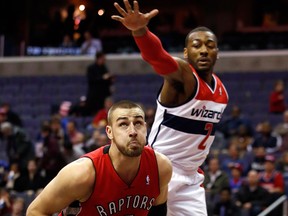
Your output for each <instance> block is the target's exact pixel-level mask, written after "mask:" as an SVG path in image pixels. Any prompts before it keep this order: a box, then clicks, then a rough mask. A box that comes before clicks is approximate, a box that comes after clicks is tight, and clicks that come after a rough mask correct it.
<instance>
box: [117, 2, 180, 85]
mask: <svg viewBox="0 0 288 216" xmlns="http://www.w3.org/2000/svg"><path fill="white" fill-rule="evenodd" d="M123 2H124V5H125V9H124V8H122V7H120V6H119V4H118V3H114V6H115V8H116V9H117V10H118V12H119V14H120V15H121V16H117V15H113V16H112V19H114V20H117V21H119V22H121V23H122V24H123V25H124V26H125V27H126V28H127V29H129V30H131V31H132V35H133V36H134V39H135V42H136V44H137V46H138V48H139V49H140V52H141V55H142V57H143V59H144V60H145V61H146V62H148V63H149V64H150V65H151V66H152V67H153V68H154V70H155V71H156V73H158V74H159V75H161V76H164V77H165V78H166V77H170V78H171V79H176V80H178V81H181V80H182V78H183V76H182V74H181V72H182V69H181V65H180V66H179V64H178V61H179V60H180V59H178V58H173V57H172V56H171V55H170V54H169V53H168V52H167V51H166V50H164V48H163V46H162V43H161V41H160V40H159V38H158V37H157V36H156V35H155V34H153V33H152V32H150V31H149V29H148V27H147V25H148V23H149V21H150V19H151V18H153V17H154V16H156V15H157V14H158V10H157V9H154V10H152V11H150V12H148V13H145V14H144V13H141V12H140V11H139V5H138V2H137V1H133V8H132V6H131V5H130V4H129V2H128V0H123ZM175 72H178V73H175Z"/></svg>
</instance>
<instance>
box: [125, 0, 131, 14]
mask: <svg viewBox="0 0 288 216" xmlns="http://www.w3.org/2000/svg"><path fill="white" fill-rule="evenodd" d="M124 5H125V8H126V11H127V12H128V13H132V8H131V5H130V4H129V1H128V0H124Z"/></svg>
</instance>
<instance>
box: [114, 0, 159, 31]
mask: <svg viewBox="0 0 288 216" xmlns="http://www.w3.org/2000/svg"><path fill="white" fill-rule="evenodd" d="M123 2H124V5H125V9H126V10H125V9H123V8H122V7H120V5H119V4H118V3H117V2H115V3H114V6H115V8H116V9H117V11H118V12H119V13H120V15H121V16H119V15H113V16H112V17H111V18H112V19H114V20H116V21H119V22H121V23H122V24H123V25H124V26H125V27H126V28H127V29H129V30H131V31H136V30H138V29H141V28H144V27H145V26H147V24H148V23H149V21H150V19H151V18H153V17H154V16H156V15H157V14H158V10H157V9H154V10H152V11H150V12H149V13H145V14H144V13H141V12H140V11H139V5H138V2H137V1H134V2H133V9H132V7H131V5H130V4H129V1H128V0H123Z"/></svg>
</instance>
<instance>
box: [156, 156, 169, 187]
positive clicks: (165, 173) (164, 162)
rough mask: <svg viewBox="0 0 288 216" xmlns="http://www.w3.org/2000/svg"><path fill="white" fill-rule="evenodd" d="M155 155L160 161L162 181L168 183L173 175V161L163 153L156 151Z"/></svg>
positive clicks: (159, 167) (159, 168)
mask: <svg viewBox="0 0 288 216" xmlns="http://www.w3.org/2000/svg"><path fill="white" fill-rule="evenodd" d="M155 155H156V158H157V163H158V170H159V176H160V181H161V182H163V183H164V184H167V183H168V182H169V181H170V179H171V176H172V164H171V161H170V160H169V158H168V157H167V156H165V155H163V154H162V153H159V152H156V151H155Z"/></svg>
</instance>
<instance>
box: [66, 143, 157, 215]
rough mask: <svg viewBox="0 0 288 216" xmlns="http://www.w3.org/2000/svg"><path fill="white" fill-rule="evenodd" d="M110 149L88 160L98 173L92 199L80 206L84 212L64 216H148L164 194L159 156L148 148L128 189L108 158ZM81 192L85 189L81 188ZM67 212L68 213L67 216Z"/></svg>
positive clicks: (96, 152) (99, 152)
mask: <svg viewBox="0 0 288 216" xmlns="http://www.w3.org/2000/svg"><path fill="white" fill-rule="evenodd" d="M108 151H109V146H105V147H101V148H99V149H97V150H95V151H93V152H90V153H87V154H86V155H84V157H88V158H90V159H91V160H92V162H93V164H94V168H95V170H96V182H95V186H94V190H93V193H92V194H91V196H90V198H89V199H88V200H87V201H85V202H83V203H80V204H79V208H78V209H80V212H79V211H78V213H76V212H75V208H74V210H72V212H73V214H71V210H70V212H69V210H68V211H67V210H64V211H63V215H79V216H87V215H93V216H96V215H99V216H107V215H115V216H120V215H121V216H125V215H126V216H132V215H137V216H138V215H140V216H144V215H147V214H148V212H149V209H150V208H151V207H152V205H153V203H154V201H155V199H156V198H157V197H158V196H159V194H160V186H159V174H158V165H157V161H156V156H155V153H154V151H153V149H151V148H150V147H148V146H145V147H144V150H143V152H142V155H141V162H140V168H139V171H138V174H137V176H136V177H135V179H134V180H133V182H132V183H131V185H127V184H126V183H125V182H124V181H122V179H121V178H120V177H119V176H118V175H117V173H116V172H115V170H114V167H113V165H112V163H111V160H110V157H109V155H108ZM80 190H81V188H80ZM65 212H66V213H65ZM75 213H76V214H75Z"/></svg>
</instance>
